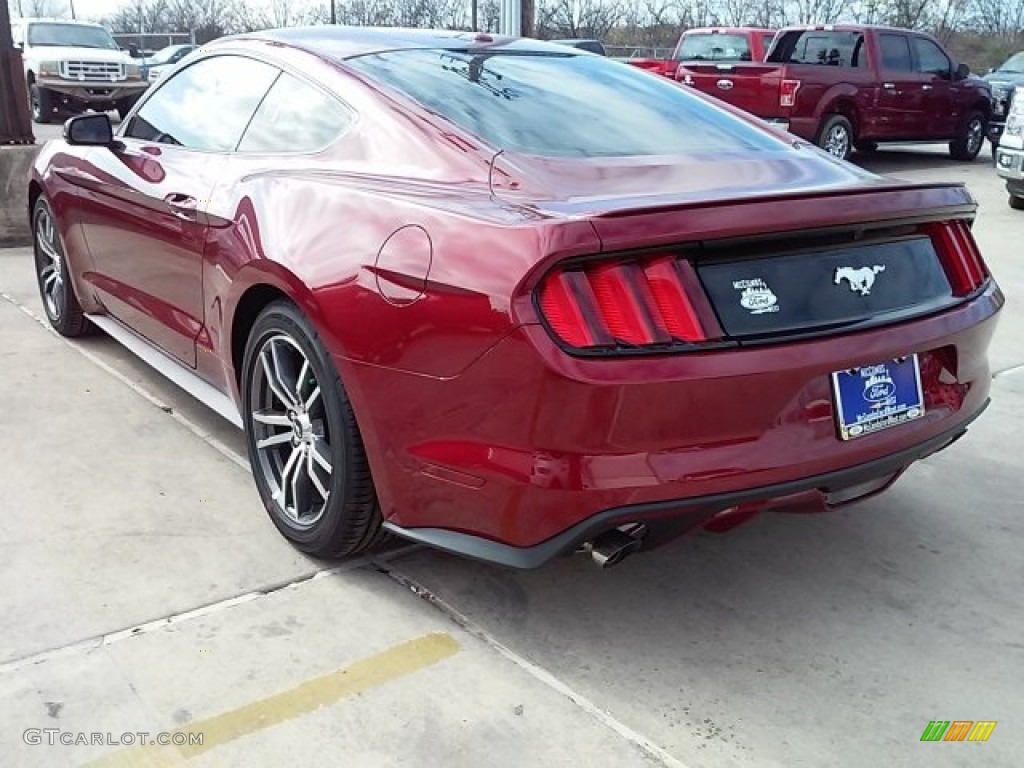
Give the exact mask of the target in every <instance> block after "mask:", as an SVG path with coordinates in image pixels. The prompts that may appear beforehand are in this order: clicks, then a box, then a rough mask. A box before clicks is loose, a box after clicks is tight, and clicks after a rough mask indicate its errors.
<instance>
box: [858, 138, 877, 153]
mask: <svg viewBox="0 0 1024 768" xmlns="http://www.w3.org/2000/svg"><path fill="white" fill-rule="evenodd" d="M853 146H854V148H855V149H856V150H857V151H858V152H860V153H862V154H865V155H870V154H871V153H872V152H877V151H878V142H877V141H858V142H856V143H855V144H854V145H853Z"/></svg>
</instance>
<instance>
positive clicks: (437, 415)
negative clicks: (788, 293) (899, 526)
mask: <svg viewBox="0 0 1024 768" xmlns="http://www.w3.org/2000/svg"><path fill="white" fill-rule="evenodd" d="M1002 303H1003V297H1002V294H1001V293H1000V291H999V289H998V288H997V287H996V286H995V284H994V283H990V284H989V286H988V287H987V288H986V290H985V291H984V292H983V293H982V294H981V295H979V296H977V297H975V298H974V299H972V300H971V301H969V302H967V303H965V304H963V305H960V306H958V307H956V308H954V309H951V310H948V311H945V312H943V313H941V314H936V315H932V316H928V317H923V318H917V319H915V320H911V321H907V322H904V323H901V324H898V325H892V326H886V327H882V328H876V329H872V330H867V331H862V332H859V333H856V334H849V335H846V336H840V337H831V338H820V339H813V340H806V341H801V342H795V343H788V344H779V345H765V346H750V347H741V348H736V349H730V350H720V351H716V352H707V353H700V354H677V355H671V356H663V357H650V358H631V359H628V360H624V359H615V360H595V359H578V358H572V357H569V356H567V355H566V354H565V353H563V352H562V351H561V350H559V349H558V348H557V347H556V346H555V345H554V344H553V343H552V342H551V340H550V339H549V337H548V336H547V334H546V332H545V331H544V330H543V329H542V328H540V327H539V326H523V327H521V328H519V329H517V330H516V331H515V332H513V333H512V334H510V335H509V336H507V337H506V338H505V339H504V340H502V341H501V342H499V343H498V344H496V345H495V346H494V347H492V348H491V349H490V351H489V352H487V353H486V354H484V355H483V356H482V357H481V358H479V359H478V360H477V361H476V362H475V363H474V364H472V365H471V366H470V367H469V368H467V369H466V370H465V371H464V372H463V373H462V374H460V375H459V376H456V377H454V378H449V379H446V380H441V379H434V378H428V377H424V376H416V375H412V374H405V373H399V372H396V371H394V370H391V369H387V368H382V367H379V366H371V365H365V364H357V363H353V362H351V361H349V360H346V359H344V358H336V360H337V363H338V365H339V367H340V368H342V372H343V376H344V378H345V381H346V386H347V387H348V389H349V394H350V396H351V398H352V402H353V405H354V406H355V408H356V414H357V417H358V419H359V424H360V429H361V430H362V433H363V437H364V441H365V442H366V446H367V452H368V455H369V458H370V462H371V467H372V469H373V473H374V479H375V484H376V486H377V490H378V494H379V497H380V501H381V506H382V510H383V513H384V517H385V520H386V521H387V524H388V525H389V527H391V528H392V530H394V531H395V532H396V533H400V534H401V535H404V536H406V537H408V538H411V539H414V540H420V541H424V542H425V543H430V544H431V545H433V546H437V547H440V548H442V549H450V550H453V551H458V552H462V553H464V554H468V555H470V556H474V557H479V558H482V559H487V560H493V561H496V562H503V563H506V564H510V565H517V564H518V565H520V566H521V567H532V566H534V565H539V564H540V563H542V562H543V561H544V560H546V559H547V558H549V557H551V556H553V555H554V554H557V553H558V552H560V551H564V550H565V549H566V548H572V547H573V546H574V545H575V544H576V543H578V541H580V540H581V537H583V538H587V537H589V536H592V535H594V534H595V533H597V532H599V531H600V529H603V528H607V527H610V526H611V525H613V524H614V521H616V520H618V521H619V522H620V523H622V522H633V521H637V520H638V519H641V518H642V519H644V520H647V519H658V518H664V519H673V520H675V521H676V523H677V524H678V525H681V526H683V527H684V528H685V527H687V526H688V525H691V524H697V523H699V522H701V521H703V520H705V519H707V518H709V517H711V516H712V515H714V514H716V513H718V512H721V511H722V510H724V509H728V508H730V507H732V506H735V505H736V504H738V503H746V502H749V501H764V500H768V499H771V498H777V497H778V496H780V495H781V496H789V495H791V494H792V493H804V492H811V494H812V495H813V494H814V493H818V492H819V491H820V489H826V491H827V492H832V493H834V492H837V491H840V490H843V489H846V488H848V487H850V486H855V485H858V484H860V483H862V482H865V481H867V480H877V479H882V480H886V479H887V478H889V479H891V478H890V476H893V475H895V474H897V473H898V472H899V471H901V470H902V469H903V468H905V467H906V466H907V465H908V464H910V463H911V462H913V461H915V460H917V459H919V458H921V457H922V456H925V455H928V454H929V453H932V452H933V451H934V450H937V449H939V448H941V447H943V446H944V445H945V444H948V442H949V441H950V440H951V439H953V438H955V437H956V436H957V435H958V434H960V433H962V432H963V430H964V429H965V428H966V425H967V424H968V423H969V422H970V421H971V420H972V419H973V418H974V417H975V416H976V415H977V414H978V413H979V412H980V411H981V410H982V409H983V408H984V406H985V404H986V403H987V401H988V391H989V383H990V372H989V366H988V359H987V348H988V345H989V342H990V340H991V336H992V334H993V332H994V330H995V327H996V321H997V312H998V310H999V308H1000V307H1001V306H1002ZM940 349H941V350H944V352H943V353H942V355H943V356H944V357H943V359H946V360H949V361H952V362H950V363H949V367H948V368H947V369H946V371H945V373H943V374H942V377H941V379H940V378H939V374H938V371H936V374H935V377H936V378H935V381H934V382H931V383H925V385H924V386H925V392H926V410H927V413H926V416H925V417H924V418H922V419H919V420H917V421H914V422H911V423H909V424H905V425H902V426H899V427H895V428H892V429H888V430H883V431H881V432H878V433H875V434H872V435H869V436H866V437H862V438H859V439H856V440H852V441H841V440H839V439H838V438H837V436H836V426H835V417H834V413H833V406H832V392H831V384H830V375H831V372H832V371H835V370H841V369H844V368H849V367H852V366H856V365H865V364H871V363H874V362H879V361H882V360H887V359H890V358H894V357H899V356H902V355H906V354H908V353H912V352H916V353H918V354H919V355H922V356H926V355H931V354H932V353H934V352H935V351H936V350H940ZM935 359H938V357H936V358H935ZM950 368H951V369H952V370H950ZM940 382H945V383H940ZM951 393H952V394H951ZM928 398H931V401H930V404H929V400H928ZM823 493H824V491H822V492H821V493H818V495H819V496H821V495H822V494H823ZM805 501H806V499H804V500H802V501H801V502H800V503H804V502H805ZM823 501H824V502H826V504H827V502H828V501H829V500H828V499H823Z"/></svg>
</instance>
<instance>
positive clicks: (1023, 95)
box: [996, 87, 1024, 210]
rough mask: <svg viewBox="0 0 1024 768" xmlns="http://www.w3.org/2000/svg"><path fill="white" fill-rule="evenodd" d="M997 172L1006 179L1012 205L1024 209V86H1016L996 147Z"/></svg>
mask: <svg viewBox="0 0 1024 768" xmlns="http://www.w3.org/2000/svg"><path fill="white" fill-rule="evenodd" d="M996 173H998V174H999V175H1000V176H1001V177H1002V178H1004V179H1006V191H1007V192H1009V193H1010V207H1011V208H1015V209H1017V210H1024V88H1020V87H1018V88H1016V89H1015V90H1014V93H1013V97H1012V99H1011V101H1010V106H1009V109H1008V110H1007V115H1006V127H1005V128H1004V129H1003V135H1002V136H1000V137H999V146H998V147H996Z"/></svg>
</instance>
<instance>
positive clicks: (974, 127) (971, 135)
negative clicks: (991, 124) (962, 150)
mask: <svg viewBox="0 0 1024 768" xmlns="http://www.w3.org/2000/svg"><path fill="white" fill-rule="evenodd" d="M984 140H985V126H984V125H983V124H982V122H981V120H979V119H978V118H974V119H972V120H971V122H970V123H968V124H967V151H968V152H969V153H970V154H972V155H976V154H977V153H978V152H980V151H981V142H982V141H984Z"/></svg>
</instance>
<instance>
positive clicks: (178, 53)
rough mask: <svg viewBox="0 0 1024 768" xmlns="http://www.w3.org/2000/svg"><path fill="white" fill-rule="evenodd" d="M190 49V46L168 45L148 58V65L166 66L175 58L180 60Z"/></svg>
mask: <svg viewBox="0 0 1024 768" xmlns="http://www.w3.org/2000/svg"><path fill="white" fill-rule="evenodd" d="M191 49H192V46H191V45H169V46H167V47H166V48H161V49H160V50H159V51H157V52H156V53H154V54H153V56H152V57H151V58H150V60H149V63H150V64H166V63H168V62H169V61H171V60H172V59H174V58H175V57H177V58H178V59H182V58H184V57H185V54H186V53H188V52H189V51H190V50H191Z"/></svg>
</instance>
